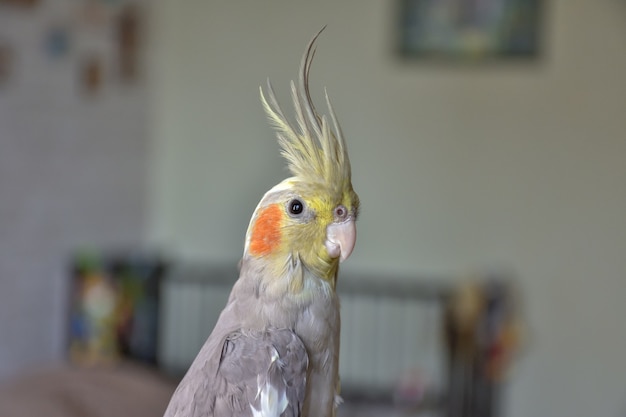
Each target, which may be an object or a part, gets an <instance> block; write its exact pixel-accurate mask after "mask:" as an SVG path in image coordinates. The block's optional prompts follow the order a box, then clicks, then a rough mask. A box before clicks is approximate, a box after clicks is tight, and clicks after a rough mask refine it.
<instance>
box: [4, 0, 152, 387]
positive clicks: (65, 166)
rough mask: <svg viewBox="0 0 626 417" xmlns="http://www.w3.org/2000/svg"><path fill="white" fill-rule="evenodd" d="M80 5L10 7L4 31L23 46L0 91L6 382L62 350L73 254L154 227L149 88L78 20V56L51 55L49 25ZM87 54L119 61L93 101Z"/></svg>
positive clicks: (74, 44)
mask: <svg viewBox="0 0 626 417" xmlns="http://www.w3.org/2000/svg"><path fill="white" fill-rule="evenodd" d="M71 6H72V4H71V3H69V2H64V1H57V0H50V1H45V2H40V4H39V5H38V6H37V7H35V8H33V9H32V10H28V9H21V8H11V7H8V6H7V7H2V8H0V39H2V40H3V41H6V42H7V43H10V44H11V45H12V47H13V49H14V51H15V53H16V55H15V62H14V64H15V67H14V73H13V76H12V77H11V79H10V80H9V81H8V82H7V84H6V85H4V86H3V87H2V88H0V378H5V377H7V376H9V375H12V374H14V373H16V372H17V371H19V370H23V369H25V368H30V367H33V366H37V365H39V364H49V363H50V362H51V361H55V360H59V359H60V358H61V357H62V356H63V348H64V333H63V331H64V329H65V312H66V310H65V309H66V294H67V292H66V291H67V286H66V283H67V276H66V268H67V261H68V259H69V255H70V253H71V252H72V251H73V250H75V249H76V248H78V247H82V246H88V247H94V248H98V247H107V246H109V245H118V244H119V245H131V244H136V243H139V242H141V240H142V238H143V234H144V226H145V221H144V220H145V215H144V214H145V202H146V199H147V197H146V182H145V180H146V177H145V174H146V162H147V148H148V140H147V139H148V136H147V122H146V115H147V112H146V108H145V104H146V92H145V86H142V85H141V84H138V85H135V86H122V85H120V84H119V83H116V82H115V76H114V72H113V69H114V66H113V61H112V60H111V59H109V58H110V57H111V53H112V50H113V49H112V42H111V41H112V39H111V37H110V33H109V32H108V31H107V28H106V27H104V28H101V29H100V30H99V29H95V30H93V28H92V29H87V28H84V27H82V28H81V26H80V25H76V26H72V35H73V37H72V39H71V44H70V45H71V47H70V49H69V51H68V54H67V55H66V56H64V57H62V58H60V59H57V60H52V59H49V58H47V57H46V55H45V51H44V50H43V39H44V34H45V31H46V30H47V29H48V28H49V27H50V25H52V24H56V23H59V22H66V23H68V24H72V23H70V22H73V21H72V17H74V15H73V14H72V13H74V12H75V11H76V9H75V8H73V7H71ZM87 52H98V53H100V54H101V55H102V56H103V58H105V59H107V61H106V62H108V63H109V65H110V66H106V67H105V73H104V75H103V77H104V80H103V82H104V84H103V89H102V91H101V94H99V95H98V96H95V97H91V98H88V97H84V96H83V95H82V93H81V91H80V89H79V88H78V85H79V84H78V82H77V79H78V73H79V72H78V68H79V66H78V63H79V60H80V59H81V57H82V54H83V53H87Z"/></svg>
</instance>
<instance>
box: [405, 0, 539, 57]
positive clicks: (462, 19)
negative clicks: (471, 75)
mask: <svg viewBox="0 0 626 417" xmlns="http://www.w3.org/2000/svg"><path fill="white" fill-rule="evenodd" d="M398 1H399V2H400V10H399V12H400V13H399V25H398V42H399V50H400V54H401V55H402V56H404V57H418V58H436V59H444V60H459V61H484V60H486V59H503V58H535V57H537V56H539V52H540V46H541V45H540V41H541V33H540V32H541V30H540V29H541V28H540V26H541V20H542V19H541V17H542V9H543V7H542V6H543V3H544V2H543V1H542V0H398Z"/></svg>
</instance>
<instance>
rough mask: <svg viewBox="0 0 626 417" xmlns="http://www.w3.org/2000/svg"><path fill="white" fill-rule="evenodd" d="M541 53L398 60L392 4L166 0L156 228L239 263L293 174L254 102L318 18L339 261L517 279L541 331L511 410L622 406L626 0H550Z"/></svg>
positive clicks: (318, 68)
mask: <svg viewBox="0 0 626 417" xmlns="http://www.w3.org/2000/svg"><path fill="white" fill-rule="evenodd" d="M548 3H550V4H549V6H550V7H549V14H548V16H547V22H546V23H547V29H548V31H547V39H546V41H547V45H546V46H547V53H546V57H545V59H544V60H543V61H542V62H540V63H539V64H538V65H524V64H522V65H494V66H488V67H486V68H482V67H478V68H459V67H452V68H450V67H442V66H432V65H421V64H420V63H401V62H399V61H398V60H396V59H395V57H394V56H393V53H392V48H393V45H392V43H391V34H392V23H393V4H394V2H383V1H379V0H368V1H363V0H359V1H357V0H352V1H343V2H335V1H330V0H328V1H316V2H285V1H263V2H259V1H237V2H201V1H195V2H186V3H185V4H184V5H182V4H180V3H175V2H170V1H166V0H161V1H157V2H156V3H155V10H154V15H153V18H154V19H153V28H154V31H153V36H154V40H155V43H154V44H153V46H154V50H153V51H152V52H153V53H152V54H151V63H152V68H153V69H154V71H153V73H152V76H153V79H152V81H153V83H152V85H153V87H154V91H153V94H154V95H153V98H154V101H153V103H154V107H153V110H154V113H153V119H152V120H153V123H152V125H151V126H152V134H153V139H154V141H155V152H154V155H153V156H154V158H153V159H151V162H152V168H151V172H152V175H151V177H150V178H151V191H150V193H149V198H150V204H149V207H150V213H149V216H150V220H149V234H150V239H151V241H153V242H158V243H161V244H165V245H168V246H169V247H171V248H173V249H175V250H176V251H178V252H179V253H181V254H182V255H183V256H184V257H187V258H193V259H203V260H220V261H222V260H232V262H235V261H236V260H237V259H238V257H239V256H240V254H241V251H242V247H243V235H244V232H245V228H246V226H247V222H248V219H249V216H250V214H251V212H252V210H253V209H254V207H255V204H256V202H257V201H258V199H259V198H260V197H261V195H262V194H263V192H264V191H265V190H267V189H269V188H270V187H271V186H272V185H273V184H275V183H277V182H278V181H280V179H282V178H283V177H284V176H285V175H286V172H285V170H284V169H283V167H282V161H280V159H279V157H278V156H277V153H278V152H277V146H276V144H275V142H274V139H273V134H272V132H271V130H270V128H269V127H268V125H267V123H266V122H265V118H264V115H263V113H262V110H261V106H260V104H259V100H258V86H259V85H260V84H262V83H264V81H265V78H266V77H268V76H269V77H270V78H271V79H272V80H273V82H274V86H275V88H276V89H277V90H278V92H279V99H282V101H283V102H285V101H286V98H287V91H288V87H287V86H288V84H287V83H288V80H290V79H292V78H293V77H294V76H295V75H296V71H297V66H298V63H299V59H300V55H301V53H302V50H303V48H304V45H305V44H306V42H307V41H308V39H309V37H310V36H311V35H312V34H313V33H314V32H315V31H317V30H318V29H319V28H320V27H321V26H322V25H324V24H328V25H329V26H328V29H327V31H326V32H325V33H324V35H323V36H322V38H321V39H320V42H319V48H318V53H317V57H316V62H315V63H314V66H313V71H312V90H313V95H314V99H317V101H318V102H320V103H323V101H322V100H320V99H321V97H322V87H323V86H327V87H328V89H329V92H330V95H331V98H332V99H333V102H334V104H335V109H336V111H337V113H338V115H339V118H340V121H341V122H342V124H343V127H344V130H345V133H346V136H347V137H348V141H349V146H350V152H351V157H352V162H353V171H354V185H355V188H356V190H357V191H358V192H359V193H360V195H361V198H362V201H363V213H362V218H361V220H360V224H359V242H358V244H357V248H356V250H355V253H354V255H353V257H352V258H351V259H350V260H349V262H348V263H347V264H346V267H345V268H346V270H350V271H351V272H355V273H358V271H361V270H379V271H386V272H389V273H391V274H395V273H398V274H401V273H405V272H411V273H415V274H427V273H429V272H438V273H443V274H450V275H456V274H461V273H462V272H464V271H466V270H468V269H473V268H483V267H486V268H488V267H491V266H494V265H495V266H498V265H504V266H506V267H511V268H513V269H514V270H515V271H516V272H517V273H518V275H519V277H520V285H521V287H522V290H523V292H524V294H525V296H526V299H527V303H526V308H527V318H528V320H529V326H530V336H529V345H528V350H527V354H526V355H525V357H524V358H523V360H522V361H521V362H520V364H519V367H518V369H517V372H515V373H514V378H513V380H512V382H511V384H510V390H509V394H510V395H509V402H508V405H507V406H508V408H509V410H510V413H509V415H511V416H514V417H517V416H570V415H580V416H584V415H609V416H616V415H618V413H620V412H621V413H623V412H624V410H625V409H626V401H625V400H624V394H626V391H625V390H626V388H624V387H625V386H626V384H625V383H626V361H624V356H623V355H624V352H626V331H625V330H624V325H623V319H622V318H623V317H625V316H626V304H625V303H624V302H623V300H622V297H623V295H624V294H625V293H626V277H625V276H624V274H625V271H626V257H625V256H624V249H625V248H626V222H624V213H626V187H625V186H624V183H625V182H626V140H625V133H624V132H626V113H625V112H626V83H625V82H624V74H626V48H624V43H623V42H624V39H626V7H625V4H624V3H623V2H620V1H614V0H599V1H594V2H590V1H585V0H554V1H552V2H548Z"/></svg>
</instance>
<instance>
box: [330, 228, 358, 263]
mask: <svg viewBox="0 0 626 417" xmlns="http://www.w3.org/2000/svg"><path fill="white" fill-rule="evenodd" d="M355 242H356V223H355V221H354V220H353V219H350V220H346V221H344V222H341V223H331V224H329V225H328V227H327V228H326V242H324V244H325V245H326V250H327V251H328V255H329V256H330V257H331V258H337V257H338V258H339V261H340V262H343V261H345V260H346V259H348V256H350V254H351V253H352V250H353V249H354V243H355Z"/></svg>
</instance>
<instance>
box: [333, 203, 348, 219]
mask: <svg viewBox="0 0 626 417" xmlns="http://www.w3.org/2000/svg"><path fill="white" fill-rule="evenodd" d="M347 216H348V209H346V208H345V207H344V206H343V205H338V206H337V207H335V218H337V219H339V220H343V219H345V218H346V217H347Z"/></svg>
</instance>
